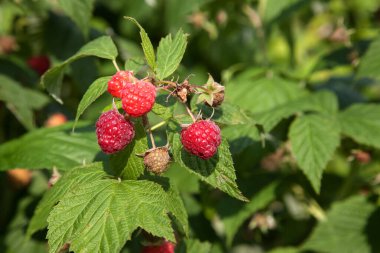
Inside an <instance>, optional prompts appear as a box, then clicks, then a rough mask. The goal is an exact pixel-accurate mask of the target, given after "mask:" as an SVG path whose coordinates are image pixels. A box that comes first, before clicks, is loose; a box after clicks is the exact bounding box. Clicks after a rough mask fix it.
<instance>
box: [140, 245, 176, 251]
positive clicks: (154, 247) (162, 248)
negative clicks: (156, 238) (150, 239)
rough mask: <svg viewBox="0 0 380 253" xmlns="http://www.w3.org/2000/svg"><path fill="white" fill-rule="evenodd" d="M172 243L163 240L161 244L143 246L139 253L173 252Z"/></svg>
mask: <svg viewBox="0 0 380 253" xmlns="http://www.w3.org/2000/svg"><path fill="white" fill-rule="evenodd" d="M174 248H175V246H174V244H172V243H171V242H164V243H163V244H161V245H152V246H145V247H144V248H143V250H142V251H141V253H174Z"/></svg>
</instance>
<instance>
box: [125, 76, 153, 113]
mask: <svg viewBox="0 0 380 253" xmlns="http://www.w3.org/2000/svg"><path fill="white" fill-rule="evenodd" d="M121 97H122V104H123V109H124V111H125V112H126V113H128V115H130V116H131V117H140V116H142V115H144V114H146V113H148V112H149V111H150V110H152V107H153V104H154V101H155V99H156V87H154V85H153V84H152V83H150V82H147V81H144V80H140V81H137V82H136V83H134V84H133V83H127V84H126V86H125V89H124V90H123V91H122V92H121Z"/></svg>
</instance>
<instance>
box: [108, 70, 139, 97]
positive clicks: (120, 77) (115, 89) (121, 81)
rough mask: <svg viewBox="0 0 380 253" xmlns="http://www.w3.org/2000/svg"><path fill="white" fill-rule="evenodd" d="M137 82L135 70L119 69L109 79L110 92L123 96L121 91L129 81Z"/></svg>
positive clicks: (113, 94) (115, 95)
mask: <svg viewBox="0 0 380 253" xmlns="http://www.w3.org/2000/svg"><path fill="white" fill-rule="evenodd" d="M135 82H137V78H135V77H134V75H133V71H128V70H126V71H118V72H117V73H116V74H115V75H113V76H112V78H111V80H109V81H108V92H109V93H110V94H111V95H112V96H114V97H117V98H121V91H122V90H123V89H125V87H126V85H127V84H128V83H135Z"/></svg>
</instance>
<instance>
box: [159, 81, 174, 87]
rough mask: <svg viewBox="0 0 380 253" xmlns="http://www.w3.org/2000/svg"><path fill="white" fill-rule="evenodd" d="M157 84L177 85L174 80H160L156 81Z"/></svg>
mask: <svg viewBox="0 0 380 253" xmlns="http://www.w3.org/2000/svg"><path fill="white" fill-rule="evenodd" d="M156 83H157V84H169V85H170V86H172V87H177V83H175V82H172V81H165V80H162V81H156Z"/></svg>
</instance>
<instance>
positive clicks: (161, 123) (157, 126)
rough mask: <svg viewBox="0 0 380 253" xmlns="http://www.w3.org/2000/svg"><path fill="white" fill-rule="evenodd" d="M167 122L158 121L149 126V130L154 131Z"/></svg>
mask: <svg viewBox="0 0 380 253" xmlns="http://www.w3.org/2000/svg"><path fill="white" fill-rule="evenodd" d="M166 123H167V122H166V121H161V122H160V123H157V124H156V125H154V126H152V127H151V128H150V131H154V130H156V129H158V128H160V127H162V126H164V125H165V124H166Z"/></svg>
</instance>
